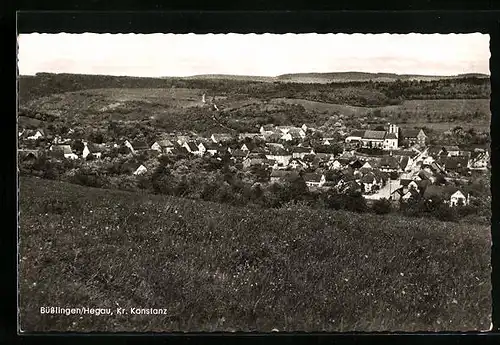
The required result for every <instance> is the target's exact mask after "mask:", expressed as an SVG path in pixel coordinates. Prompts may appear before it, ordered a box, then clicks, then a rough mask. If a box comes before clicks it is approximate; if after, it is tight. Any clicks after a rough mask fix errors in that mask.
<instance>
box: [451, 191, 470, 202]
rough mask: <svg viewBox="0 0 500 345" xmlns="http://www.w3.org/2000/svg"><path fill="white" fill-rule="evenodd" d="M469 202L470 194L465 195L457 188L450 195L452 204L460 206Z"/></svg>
mask: <svg viewBox="0 0 500 345" xmlns="http://www.w3.org/2000/svg"><path fill="white" fill-rule="evenodd" d="M468 204H469V195H468V194H467V196H465V195H464V194H463V193H462V192H461V191H459V190H457V191H456V192H455V193H453V194H452V195H451V196H450V206H458V205H464V206H465V205H468Z"/></svg>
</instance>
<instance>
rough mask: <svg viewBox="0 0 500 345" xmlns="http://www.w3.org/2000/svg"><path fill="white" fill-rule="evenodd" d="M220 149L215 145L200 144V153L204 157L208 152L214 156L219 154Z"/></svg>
mask: <svg viewBox="0 0 500 345" xmlns="http://www.w3.org/2000/svg"><path fill="white" fill-rule="evenodd" d="M218 149H219V147H218V146H217V145H216V144H214V143H199V144H198V151H199V152H200V153H201V154H202V155H203V154H205V152H208V153H209V154H211V155H212V156H213V155H215V154H216V153H217V150H218Z"/></svg>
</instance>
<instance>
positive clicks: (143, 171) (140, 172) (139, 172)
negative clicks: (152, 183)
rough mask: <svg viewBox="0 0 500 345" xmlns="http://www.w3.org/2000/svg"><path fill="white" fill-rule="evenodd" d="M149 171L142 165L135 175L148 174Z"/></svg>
mask: <svg viewBox="0 0 500 345" xmlns="http://www.w3.org/2000/svg"><path fill="white" fill-rule="evenodd" d="M147 171H148V169H146V167H145V166H144V165H142V164H141V165H140V166H139V167H138V168H137V169H136V170H135V171H134V175H142V174H144V173H146V172H147Z"/></svg>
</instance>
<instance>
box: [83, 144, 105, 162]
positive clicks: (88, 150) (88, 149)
mask: <svg viewBox="0 0 500 345" xmlns="http://www.w3.org/2000/svg"><path fill="white" fill-rule="evenodd" d="M89 154H92V155H93V156H94V157H95V158H101V155H102V152H101V150H100V149H99V148H98V147H97V146H96V145H89V144H88V143H87V142H86V141H84V142H83V153H82V157H83V158H87V156H88V155H89Z"/></svg>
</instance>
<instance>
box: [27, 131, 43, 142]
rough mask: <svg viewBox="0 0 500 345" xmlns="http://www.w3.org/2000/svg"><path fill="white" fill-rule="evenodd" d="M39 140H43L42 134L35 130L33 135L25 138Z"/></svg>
mask: <svg viewBox="0 0 500 345" xmlns="http://www.w3.org/2000/svg"><path fill="white" fill-rule="evenodd" d="M40 138H43V132H42V131H41V130H37V131H36V133H35V134H33V135H31V136H29V137H27V138H26V139H29V140H37V139H40Z"/></svg>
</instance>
